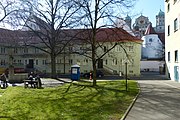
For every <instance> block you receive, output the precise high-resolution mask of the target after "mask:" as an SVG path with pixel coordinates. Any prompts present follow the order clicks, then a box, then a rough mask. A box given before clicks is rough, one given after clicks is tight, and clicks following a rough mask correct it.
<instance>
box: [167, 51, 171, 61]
mask: <svg viewBox="0 0 180 120" xmlns="http://www.w3.org/2000/svg"><path fill="white" fill-rule="evenodd" d="M170 55H171V54H170V52H168V62H170V61H171V56H170Z"/></svg>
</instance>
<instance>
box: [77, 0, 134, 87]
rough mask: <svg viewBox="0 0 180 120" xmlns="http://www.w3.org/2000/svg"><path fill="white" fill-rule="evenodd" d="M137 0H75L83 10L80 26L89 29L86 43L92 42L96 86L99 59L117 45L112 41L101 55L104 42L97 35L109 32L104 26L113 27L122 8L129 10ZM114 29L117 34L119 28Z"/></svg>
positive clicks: (94, 82) (94, 83)
mask: <svg viewBox="0 0 180 120" xmlns="http://www.w3.org/2000/svg"><path fill="white" fill-rule="evenodd" d="M135 1H136V0H78V1H77V0H75V2H76V4H77V5H78V6H80V7H81V11H80V12H79V13H80V16H79V21H80V22H79V26H82V27H83V28H84V29H87V30H88V31H89V33H88V36H89V37H88V39H87V40H86V43H87V44H90V51H91V56H89V58H91V59H92V65H93V85H94V86H95V85H96V71H97V63H98V60H100V59H101V58H102V57H103V56H104V55H105V54H107V53H108V52H109V51H110V50H112V49H113V48H114V47H115V46H116V45H117V43H116V42H112V47H110V48H108V49H107V50H106V51H105V52H103V53H102V54H101V55H100V54H99V53H98V49H104V48H103V42H102V41H98V38H97V36H98V34H99V33H100V32H103V33H104V34H107V33H106V31H104V29H102V28H108V27H113V25H114V24H115V22H114V21H115V20H116V18H117V17H118V14H119V13H120V12H122V10H125V9H126V10H127V9H129V8H130V7H132V6H133V4H134V2H135ZM117 11H118V13H117ZM113 31H114V34H116V31H117V30H115V29H113ZM84 55H85V54H84ZM86 56H87V55H86ZM87 57H88V56H87Z"/></svg>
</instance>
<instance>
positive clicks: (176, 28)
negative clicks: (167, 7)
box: [174, 18, 178, 32]
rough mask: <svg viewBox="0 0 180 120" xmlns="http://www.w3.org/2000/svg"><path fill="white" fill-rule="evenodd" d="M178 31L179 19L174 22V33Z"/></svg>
mask: <svg viewBox="0 0 180 120" xmlns="http://www.w3.org/2000/svg"><path fill="white" fill-rule="evenodd" d="M177 30H178V20H177V18H176V19H175V20H174V32H176V31H177Z"/></svg>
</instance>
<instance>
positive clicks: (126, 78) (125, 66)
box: [125, 61, 128, 91]
mask: <svg viewBox="0 0 180 120" xmlns="http://www.w3.org/2000/svg"><path fill="white" fill-rule="evenodd" d="M125 78H126V91H127V90H128V83H127V61H126V62H125Z"/></svg>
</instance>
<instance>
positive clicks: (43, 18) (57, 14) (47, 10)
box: [16, 0, 79, 78]
mask: <svg viewBox="0 0 180 120" xmlns="http://www.w3.org/2000/svg"><path fill="white" fill-rule="evenodd" d="M22 3H23V4H22V5H21V9H20V10H19V11H20V12H19V13H18V14H16V18H17V19H18V20H17V21H18V22H19V23H18V25H19V24H21V25H23V26H24V27H23V30H28V31H31V32H32V33H33V34H32V36H35V37H36V38H38V39H39V40H40V41H41V42H40V43H41V45H43V46H45V47H41V46H37V45H34V44H31V43H28V44H26V45H28V46H31V47H35V48H38V49H40V50H42V51H44V52H45V53H47V54H49V56H50V58H51V77H53V78H55V77H56V57H57V56H58V55H59V54H62V53H63V52H64V50H65V47H66V46H67V45H68V44H69V42H70V41H71V38H69V37H68V36H67V34H66V33H67V32H65V31H66V30H63V28H71V27H74V23H75V22H76V19H75V15H76V12H77V11H78V10H79V7H78V6H75V4H74V3H73V1H70V0H36V1H34V2H32V1H31V2H30V1H23V0H22ZM22 23H23V24H22ZM36 42H37V41H36Z"/></svg>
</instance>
